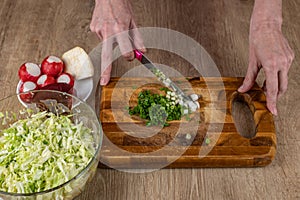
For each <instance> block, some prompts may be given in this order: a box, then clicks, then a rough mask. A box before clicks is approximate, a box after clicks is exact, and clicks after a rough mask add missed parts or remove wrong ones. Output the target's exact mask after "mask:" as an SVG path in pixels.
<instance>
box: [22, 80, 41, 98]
mask: <svg viewBox="0 0 300 200" xmlns="http://www.w3.org/2000/svg"><path fill="white" fill-rule="evenodd" d="M37 88H38V87H37V85H36V84H35V83H34V82H32V81H26V82H24V83H22V84H21V86H20V93H24V94H20V97H21V99H22V100H23V101H25V102H29V101H30V100H31V99H32V97H33V94H32V93H30V92H29V91H31V90H36V89H37Z"/></svg>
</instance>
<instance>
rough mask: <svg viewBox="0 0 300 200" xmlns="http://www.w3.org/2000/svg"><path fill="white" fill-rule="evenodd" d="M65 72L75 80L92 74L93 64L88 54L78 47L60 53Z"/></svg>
mask: <svg viewBox="0 0 300 200" xmlns="http://www.w3.org/2000/svg"><path fill="white" fill-rule="evenodd" d="M62 60H63V61H64V63H65V72H67V73H69V74H71V75H72V76H73V77H74V78H75V79H76V80H81V79H86V78H90V77H92V76H93V75H94V66H93V63H92V61H91V59H90V57H89V55H88V54H87V53H86V52H85V51H84V50H83V49H82V48H80V47H75V48H73V49H71V50H69V51H67V52H65V53H64V54H63V55H62Z"/></svg>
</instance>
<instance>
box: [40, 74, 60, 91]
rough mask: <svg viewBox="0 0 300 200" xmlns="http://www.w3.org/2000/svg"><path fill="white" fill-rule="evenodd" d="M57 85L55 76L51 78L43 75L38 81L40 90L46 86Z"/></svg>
mask: <svg viewBox="0 0 300 200" xmlns="http://www.w3.org/2000/svg"><path fill="white" fill-rule="evenodd" d="M53 83H56V80H55V78H54V77H53V76H49V75H47V74H43V75H42V76H40V78H39V79H38V80H37V82H36V84H37V86H38V87H39V88H41V87H45V86H46V85H50V84H53Z"/></svg>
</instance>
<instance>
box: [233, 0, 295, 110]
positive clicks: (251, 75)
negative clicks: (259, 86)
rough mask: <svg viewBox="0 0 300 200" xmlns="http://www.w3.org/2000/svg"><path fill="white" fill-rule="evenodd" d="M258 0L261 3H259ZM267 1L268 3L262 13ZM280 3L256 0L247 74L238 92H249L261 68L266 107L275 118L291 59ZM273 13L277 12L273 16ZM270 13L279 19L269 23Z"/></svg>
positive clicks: (292, 57) (251, 27)
mask: <svg viewBox="0 0 300 200" xmlns="http://www.w3.org/2000/svg"><path fill="white" fill-rule="evenodd" d="M257 1H258V2H261V4H258V3H257ZM267 1H269V2H270V3H271V4H269V7H267V8H265V10H264V9H263V8H264V6H266V5H267V3H266V2H267ZM272 1H273V2H272ZM276 2H277V4H276ZM279 2H280V3H281V1H278V0H261V1H259V0H256V4H258V5H256V7H257V8H256V12H257V15H255V10H254V14H253V16H252V19H251V26H250V37H249V65H248V71H247V74H246V77H245V80H244V82H243V85H242V86H241V87H240V88H239V89H238V91H239V92H247V91H248V90H250V89H251V87H252V86H253V84H254V83H255V80H256V77H257V75H258V73H259V71H260V69H263V70H264V72H265V83H264V90H265V93H266V97H267V107H268V109H269V110H270V111H271V112H272V113H273V114H274V115H277V107H276V102H277V100H278V98H280V97H281V96H282V95H283V94H284V93H285V92H286V90H287V87H288V71H289V69H290V66H291V64H292V61H293V59H294V52H293V51H292V49H291V48H290V46H289V44H288V42H287V40H286V38H285V37H284V36H283V34H282V32H281V14H280V11H281V7H280V11H278V9H277V8H276V6H279V4H278V3H279ZM273 3H275V4H276V5H273ZM272 6H273V7H272ZM280 6H281V4H280ZM272 8H273V13H272ZM276 12H277V13H278V12H279V13H278V14H277V15H276ZM268 14H269V15H270V16H268ZM272 14H274V16H275V17H274V18H273V19H276V17H278V20H274V21H273V20H272V21H268V19H270V18H271V15H272ZM261 19H262V21H261ZM264 19H265V21H264Z"/></svg>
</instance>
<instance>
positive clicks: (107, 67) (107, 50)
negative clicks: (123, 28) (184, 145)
mask: <svg viewBox="0 0 300 200" xmlns="http://www.w3.org/2000/svg"><path fill="white" fill-rule="evenodd" d="M112 51H113V38H111V37H110V38H108V39H104V41H103V45H102V52H101V79H100V85H107V84H108V82H109V80H110V73H111V69H112Z"/></svg>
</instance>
